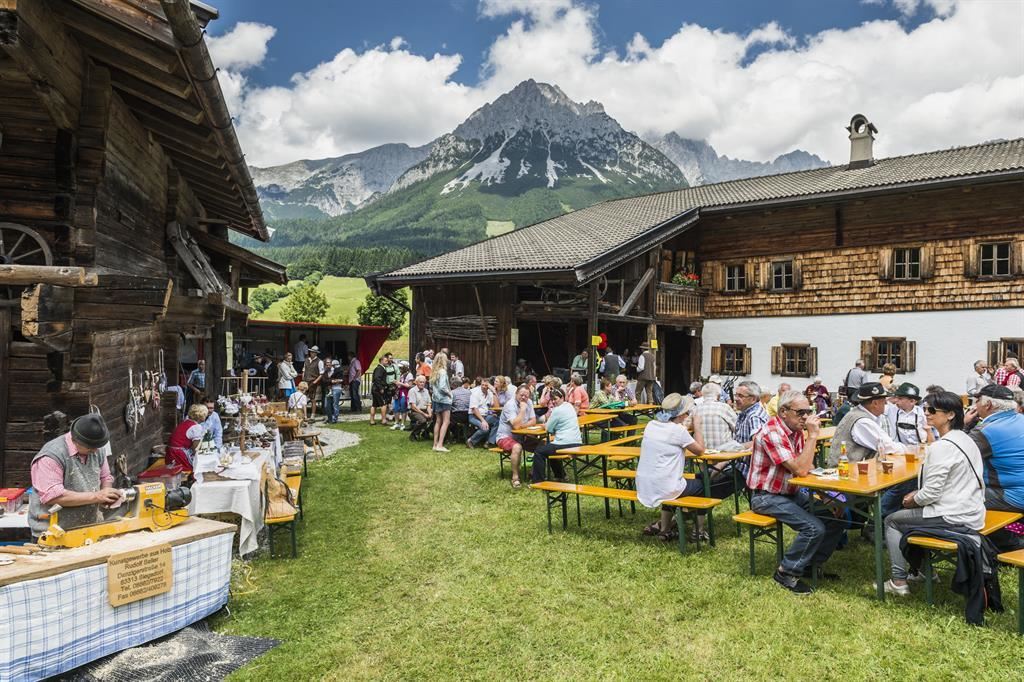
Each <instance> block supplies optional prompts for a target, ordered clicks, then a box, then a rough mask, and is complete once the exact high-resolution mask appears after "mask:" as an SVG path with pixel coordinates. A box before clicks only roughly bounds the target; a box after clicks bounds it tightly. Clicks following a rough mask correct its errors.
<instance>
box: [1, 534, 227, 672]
mask: <svg viewBox="0 0 1024 682" xmlns="http://www.w3.org/2000/svg"><path fill="white" fill-rule="evenodd" d="M234 532H235V527H234V526H233V525H231V524H227V523H220V522H218V521H211V520H208V519H197V518H190V519H188V520H186V521H184V522H182V523H181V524H179V525H177V526H174V527H173V528H169V529H167V530H164V531H160V532H158V533H151V532H147V531H138V532H135V533H129V534H127V535H121V536H118V537H114V538H107V539H105V540H101V541H99V542H97V543H95V544H93V545H89V546H87V547H78V548H74V549H60V550H50V551H46V552H37V553H35V554H33V555H31V556H23V555H20V554H17V555H4V556H10V557H13V558H14V563H13V564H9V565H7V566H0V614H2V615H0V617H2V619H3V623H2V626H0V679H4V680H24V679H31V680H36V679H41V678H44V677H51V676H53V675H58V674H60V673H63V672H66V671H68V670H71V669H73V668H77V667H79V666H82V665H85V664H86V663H89V662H91V661H94V660H96V659H98V658H101V657H103V656H107V655H108V654H112V653H115V652H117V651H121V650H123V649H128V648H130V647H133V646H138V645H140V644H144V643H145V642H148V641H150V640H153V639H156V638H158V637H162V636H164V635H167V634H170V633H172V632H175V631H177V630H180V629H181V628H183V627H185V626H187V625H190V624H192V623H195V622H196V621H198V620H201V619H203V618H205V617H206V616H208V615H210V614H211V613H214V612H215V611H217V610H218V609H220V608H221V607H222V606H223V605H224V604H226V603H227V601H228V588H229V586H230V582H231V544H232V540H233V536H234ZM161 547H163V548H164V549H166V548H167V547H169V548H170V562H169V564H170V565H169V568H170V590H169V591H165V592H163V593H161V594H156V595H155V596H150V597H144V598H141V599H137V600H136V601H128V602H127V603H122V604H121V605H119V606H111V604H110V601H109V598H108V596H109V595H108V591H107V580H108V565H107V561H108V559H110V558H111V557H113V556H116V555H120V554H124V553H126V552H127V553H131V552H136V551H145V550H153V551H155V552H157V553H159V549H160V548H161ZM146 563H148V562H146ZM110 570H111V574H112V575H114V569H113V568H111V569H110ZM142 570H144V569H142ZM126 574H127V575H128V578H127V579H128V580H129V581H131V580H132V579H133V578H134V577H136V575H137V573H136V574H135V575H133V574H131V573H128V572H127V571H126ZM159 584H161V583H160V581H158V583H157V589H160V587H159Z"/></svg>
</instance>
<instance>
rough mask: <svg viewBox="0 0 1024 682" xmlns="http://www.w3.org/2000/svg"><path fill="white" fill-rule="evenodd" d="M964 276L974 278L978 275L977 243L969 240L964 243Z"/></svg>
mask: <svg viewBox="0 0 1024 682" xmlns="http://www.w3.org/2000/svg"><path fill="white" fill-rule="evenodd" d="M963 253H964V277H969V278H974V277H977V276H978V272H979V267H978V244H977V242H975V241H973V240H971V241H968V242H966V243H965V244H964V246H963Z"/></svg>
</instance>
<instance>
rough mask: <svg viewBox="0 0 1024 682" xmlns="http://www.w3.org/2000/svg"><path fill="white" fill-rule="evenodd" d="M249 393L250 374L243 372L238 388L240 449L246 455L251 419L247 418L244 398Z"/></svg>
mask: <svg viewBox="0 0 1024 682" xmlns="http://www.w3.org/2000/svg"><path fill="white" fill-rule="evenodd" d="M248 392H249V373H248V372H242V381H241V383H240V384H239V388H238V405H239V409H238V449H239V450H241V451H242V454H243V455H244V454H245V427H246V425H247V424H248V422H249V418H248V417H247V416H246V412H248V407H249V406H248V405H246V404H244V403H243V402H242V396H243V395H245V394H246V393H248Z"/></svg>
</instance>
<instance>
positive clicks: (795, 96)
mask: <svg viewBox="0 0 1024 682" xmlns="http://www.w3.org/2000/svg"><path fill="white" fill-rule="evenodd" d="M881 1H885V0H881ZM890 1H891V2H893V3H894V4H895V5H896V6H897V7H898V8H899V9H901V11H904V12H917V11H919V9H920V6H922V5H923V4H924V3H927V4H928V5H929V6H930V7H931V8H932V10H933V11H934V13H935V17H934V18H932V19H931V20H929V21H927V22H925V23H922V24H920V25H918V26H916V27H915V28H913V29H911V28H909V27H907V26H903V25H901V23H900V22H896V21H873V22H867V23H864V24H862V25H859V26H855V27H851V28H847V29H830V30H826V31H822V32H820V33H817V34H814V35H810V36H801V37H797V36H793V35H791V34H789V33H787V32H786V31H785V30H784V29H783V28H782V27H781V26H779V25H778V24H776V23H768V24H765V25H764V26H761V27H758V28H756V29H754V30H752V31H750V32H747V33H733V32H728V31H722V30H712V29H709V28H706V27H703V26H698V25H695V24H684V25H682V26H680V27H679V28H678V29H677V30H676V31H675V33H673V34H672V35H671V36H670V37H668V38H667V39H665V40H664V41H662V42H661V43H660V44H651V42H650V41H649V39H648V38H646V37H645V36H643V35H641V34H637V35H635V36H634V37H633V39H632V40H631V41H630V42H629V44H628V45H627V46H626V47H625V48H624V50H623V52H622V53H621V54H620V53H618V52H616V51H609V50H607V48H605V47H603V46H602V45H601V36H602V34H601V31H600V27H599V25H598V22H599V16H598V14H597V10H596V9H595V8H594V7H593V6H591V5H584V4H581V3H580V2H578V1H575V0H551V1H548V0H482V1H481V3H480V6H479V7H480V13H481V15H483V16H487V17H496V16H504V15H512V16H513V17H516V18H515V20H514V21H513V22H512V23H511V25H510V26H509V27H508V28H507V30H506V31H505V32H504V33H503V34H501V35H500V36H498V37H497V38H495V39H494V40H493V41H492V43H491V45H490V47H489V50H488V52H487V56H486V60H485V63H484V66H483V69H482V77H481V81H480V83H479V84H477V85H475V86H467V85H463V84H460V83H457V82H455V81H453V80H452V78H453V75H454V74H455V72H456V70H457V69H458V66H459V64H460V61H461V57H460V56H459V55H457V54H455V55H443V54H435V55H432V56H430V57H427V56H423V55H416V54H414V53H412V52H411V51H410V50H409V48H408V46H407V45H406V43H405V42H404V40H402V39H401V38H400V37H396V38H394V39H393V40H392V41H391V42H390V43H389V44H388V45H387V46H378V47H374V48H372V49H368V50H366V51H364V52H361V53H358V52H355V51H353V50H351V49H345V50H342V51H341V52H339V53H338V55H337V56H335V57H334V59H332V60H330V61H329V62H325V63H323V64H320V65H317V66H316V67H314V68H312V69H310V70H309V71H307V72H305V73H300V74H296V75H295V76H294V77H293V78H292V82H291V83H290V84H289V85H288V86H287V87H278V88H254V87H250V86H249V84H248V83H247V82H246V80H245V78H244V75H242V74H240V73H239V71H244V69H245V68H251V66H254V65H257V64H258V63H259V62H260V60H262V59H263V55H265V53H266V52H265V51H266V40H269V38H270V37H271V36H272V35H273V33H270V34H267V33H266V32H264V33H263V34H262V35H264V36H266V39H265V40H264V41H263V43H262V50H263V51H262V52H261V51H260V50H259V49H256V48H254V47H253V46H252V45H251V44H250V43H251V42H258V41H250V40H245V41H242V40H241V39H240V38H236V39H235V42H236V43H242V42H244V43H246V44H249V47H248V49H246V50H242V49H241V48H239V47H236V48H233V49H232V50H230V51H229V50H227V49H225V48H219V49H220V50H221V51H220V52H219V54H220V55H223V56H218V59H226V60H232V61H230V62H229V63H232V64H235V65H237V66H236V68H235V69H233V70H231V69H229V70H228V71H227V72H224V71H222V75H221V83H222V86H223V88H224V90H225V93H226V94H227V95H228V97H229V102H231V103H232V111H234V112H235V113H236V115H237V118H238V127H239V134H240V136H241V138H242V143H243V146H244V148H245V149H246V152H247V154H248V158H249V159H250V160H251V161H252V162H254V163H257V164H258V165H269V164H275V163H283V162H287V161H291V160H295V159H298V158H316V157H323V156H334V155H340V154H343V153H350V152H354V151H360V150H362V149H365V148H367V147H370V146H373V145H376V144H381V143H384V142H408V143H410V144H423V143H425V142H427V141H429V140H431V139H433V138H434V137H436V136H437V135H440V134H442V133H445V132H449V131H450V130H451V129H452V128H454V127H455V126H456V125H458V123H460V122H461V121H462V120H463V119H464V118H465V117H466V116H468V115H469V113H471V112H472V111H473V109H475V108H476V107H478V106H480V105H481V104H482V103H484V102H486V101H489V100H492V99H494V98H495V97H496V96H498V95H499V94H501V93H502V92H505V91H507V90H509V89H510V88H512V87H513V86H515V85H516V84H517V83H518V82H520V81H522V80H524V79H526V78H534V79H536V80H539V81H546V82H550V83H555V84H557V85H559V86H560V87H561V88H562V89H563V90H565V91H566V93H567V94H568V95H569V96H570V97H572V98H573V99H576V100H581V101H585V100H589V99H593V100H597V101H599V102H601V103H603V104H604V105H605V108H606V110H607V111H608V113H609V114H610V115H611V116H612V117H614V118H616V119H617V120H618V121H619V122H620V123H621V124H622V125H623V126H624V127H626V128H627V129H630V130H634V131H636V132H640V133H665V132H668V131H670V130H674V131H677V132H679V133H680V134H681V135H684V136H687V137H694V138H699V139H706V140H708V141H709V142H710V143H711V144H713V145H714V146H715V147H716V149H717V150H718V151H719V153H723V154H728V155H729V156H732V157H741V158H749V159H755V160H765V159H770V158H774V156H777V155H778V154H781V153H785V152H787V151H790V150H792V149H793V148H796V147H799V148H802V149H806V150H808V151H811V152H814V153H817V154H819V155H821V156H823V157H825V158H828V159H829V160H831V161H833V162H837V163H841V162H843V161H845V160H846V158H847V155H848V150H849V143H848V141H847V140H846V133H845V131H844V130H843V126H844V125H845V124H846V123H847V122H848V121H849V118H850V116H851V115H852V114H854V113H857V112H860V113H864V114H866V115H867V116H868V117H869V118H870V119H871V120H872V121H873V122H874V123H875V124H876V125H877V126H878V128H879V131H880V132H879V135H878V141H877V143H876V154H879V155H884V156H888V155H895V154H903V153H910V152H915V151H924V150H929V149H937V148H942V147H947V146H952V145H957V144H970V143H974V142H979V141H983V140H987V139H992V138H996V137H1019V136H1024V49H1022V48H1024V43H1022V39H1021V34H1020V26H1021V25H1022V24H1024V3H1017V2H1002V1H1001V0H963V1H961V2H955V0H890ZM265 28H270V27H265ZM270 30H271V31H272V30H273V29H270ZM238 31H239V29H238V28H236V29H235V30H234V31H232V33H231V34H228V36H231V35H234V34H236V33H237V32H238ZM228 36H225V37H224V38H222V39H220V40H227V38H228ZM752 50H754V52H753V53H752V52H751V51H752ZM250 55H251V56H250ZM754 55H756V56H754ZM220 65H221V66H224V64H223V63H221V64H220Z"/></svg>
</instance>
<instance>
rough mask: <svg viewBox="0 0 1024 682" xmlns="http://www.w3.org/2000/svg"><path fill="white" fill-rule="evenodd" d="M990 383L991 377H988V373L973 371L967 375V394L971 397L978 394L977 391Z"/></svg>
mask: <svg viewBox="0 0 1024 682" xmlns="http://www.w3.org/2000/svg"><path fill="white" fill-rule="evenodd" d="M991 383H992V379H991V378H990V377H989V375H988V373H985V374H978V373H977V372H975V373H974V374H972V375H971V376H969V377H967V395H969V396H971V397H972V398H973V397H976V396H977V395H978V391H980V390H981V389H983V388H985V387H986V386H988V385H989V384H991Z"/></svg>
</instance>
